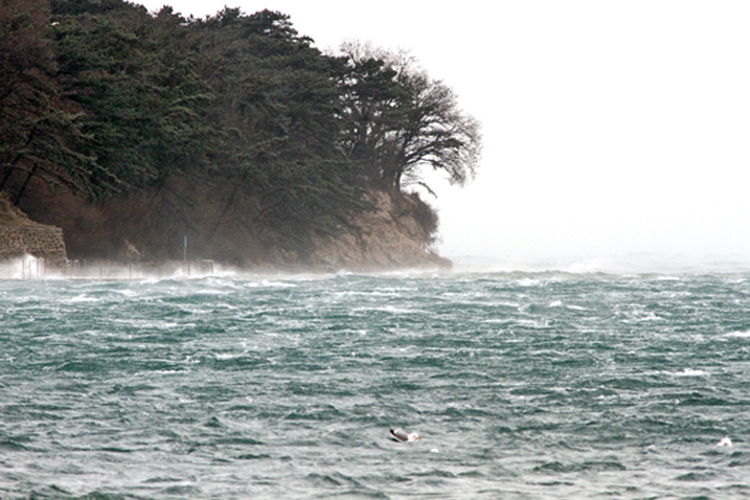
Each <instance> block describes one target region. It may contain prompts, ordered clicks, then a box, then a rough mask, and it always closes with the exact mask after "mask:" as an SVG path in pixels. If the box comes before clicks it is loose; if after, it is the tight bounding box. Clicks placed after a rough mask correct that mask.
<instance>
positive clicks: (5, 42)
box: [0, 0, 481, 260]
mask: <svg viewBox="0 0 750 500" xmlns="http://www.w3.org/2000/svg"><path fill="white" fill-rule="evenodd" d="M480 144H481V137H480V133H479V126H478V124H477V123H476V121H475V120H473V119H472V118H471V117H470V116H467V115H466V114H464V113H463V112H462V111H461V110H460V108H459V107H458V103H457V99H456V96H455V95H454V94H453V92H452V91H451V89H450V88H449V87H448V86H446V85H445V84H444V83H442V82H440V81H434V80H432V79H430V78H429V76H428V75H427V73H426V72H424V71H423V70H422V69H420V68H419V67H418V66H417V65H416V64H415V61H414V60H412V59H411V58H409V57H407V56H403V55H398V54H394V53H390V52H387V51H383V50H380V49H374V48H372V47H369V46H367V45H366V44H360V43H356V42H355V43H349V44H346V45H344V46H343V47H342V50H341V52H340V53H338V54H324V53H322V52H321V51H319V50H318V49H317V48H315V46H314V44H313V40H312V39H310V38H309V37H306V36H303V35H300V34H299V33H298V32H297V31H296V30H295V29H294V27H293V25H292V23H291V20H290V19H289V17H288V16H286V15H284V14H282V13H279V12H273V11H269V10H263V11H260V12H257V13H254V14H250V15H248V14H245V13H243V12H242V11H241V10H240V9H237V8H224V9H223V10H222V11H220V12H218V13H217V14H216V15H214V16H208V17H206V18H204V19H196V18H193V17H189V18H185V17H183V16H181V15H178V14H176V13H175V12H174V11H173V9H172V8H171V7H167V6H165V7H164V8H162V9H161V10H160V11H159V12H157V13H153V14H152V13H149V12H147V10H146V9H145V8H144V7H142V6H140V5H137V4H135V3H130V2H126V1H123V0H4V1H3V2H0V191H2V192H5V193H6V195H7V197H8V199H9V200H10V201H11V202H12V203H13V204H14V205H17V206H20V207H21V208H23V209H24V210H25V211H26V212H27V213H29V214H30V215H32V217H33V218H35V219H37V220H39V221H40V222H44V223H48V224H55V225H58V226H61V227H63V228H64V230H65V232H66V235H68V237H69V238H70V241H69V242H68V247H69V251H70V252H71V253H73V254H76V252H79V253H87V252H88V253H92V252H93V253H95V254H99V255H105V254H107V253H111V252H112V251H113V249H114V248H116V247H117V245H118V244H119V242H121V241H123V240H125V239H127V240H129V241H133V242H135V243H136V244H137V245H138V246H139V248H142V249H144V251H145V253H146V254H148V255H150V256H152V257H154V258H161V257H169V256H170V255H171V252H174V249H175V247H176V245H174V241H181V240H182V237H183V235H190V237H191V239H192V240H193V241H195V242H196V245H198V248H199V249H201V250H202V251H203V253H204V255H215V256H216V257H217V258H224V259H228V260H244V259H245V258H246V257H245V256H246V255H247V254H248V253H251V254H258V255H260V254H262V253H263V252H264V251H267V250H268V249H269V248H290V249H294V250H295V251H296V252H300V251H301V250H302V251H303V250H304V248H305V246H306V245H308V244H310V242H311V241H313V240H314V239H315V238H318V237H320V236H325V235H336V234H339V233H341V232H342V231H347V230H348V228H350V221H351V218H352V216H353V215H356V214H357V213H358V212H360V211H362V210H367V209H368V208H371V207H370V205H369V204H368V202H367V197H365V196H364V194H365V193H366V192H368V191H370V190H381V191H385V192H388V193H390V194H391V195H392V196H396V197H398V196H407V195H406V194H404V193H403V191H404V189H406V188H407V187H408V186H410V185H413V184H420V183H423V180H422V178H421V175H420V172H421V171H422V169H423V168H433V169H437V170H441V171H444V172H445V173H446V174H447V177H448V179H449V180H450V181H451V182H454V183H457V184H463V183H465V182H466V181H467V180H469V179H471V178H472V177H473V174H474V171H475V168H476V164H477V159H478V156H479V152H480ZM425 187H427V188H428V190H429V186H425ZM419 203H422V205H423V210H429V207H427V206H426V205H425V204H424V203H423V202H421V201H420V202H419ZM422 219H423V220H425V221H427V222H426V223H428V224H432V225H434V226H435V227H433V228H431V229H430V232H433V233H434V231H435V229H436V224H435V220H436V219H435V218H434V217H432V218H431V217H425V216H424V215H423V216H422ZM94 233H96V235H94ZM230 236H231V238H233V239H234V243H231V244H228V243H226V241H227V238H228V237H230ZM220 241H224V243H221V244H219V242H220Z"/></svg>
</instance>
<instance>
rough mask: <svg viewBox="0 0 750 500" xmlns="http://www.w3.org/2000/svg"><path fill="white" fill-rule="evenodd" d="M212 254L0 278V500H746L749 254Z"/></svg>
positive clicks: (749, 471)
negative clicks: (609, 260)
mask: <svg viewBox="0 0 750 500" xmlns="http://www.w3.org/2000/svg"><path fill="white" fill-rule="evenodd" d="M605 267H606V266H605ZM214 271H215V272H212V273H210V274H206V275H196V274H190V275H188V274H186V273H173V274H171V275H167V276H148V275H140V274H139V273H135V275H134V273H133V271H132V269H129V270H128V273H127V275H126V276H121V277H119V278H117V277H116V278H99V277H84V278H80V277H75V276H72V275H71V276H66V275H64V274H63V275H60V276H53V275H52V273H46V274H45V275H44V276H40V275H37V276H34V275H29V274H26V273H25V272H24V273H16V274H15V275H11V276H6V277H5V279H2V280H0V498H2V499H29V500H31V499H65V500H69V499H81V500H83V499H86V500H115V499H116V500H141V499H159V500H162V499H164V500H166V499H265V498H268V499H337V498H340V499H350V498H351V499H368V498H374V499H560V498H574V499H586V498H597V499H600V498H618V499H746V498H750V269H746V268H741V267H738V268H735V267H732V266H724V267H718V268H717V267H714V268H701V267H688V268H675V269H659V268H652V269H621V268H616V269H611V268H610V269H606V268H601V269H598V268H596V266H585V265H584V266H567V267H565V266H561V267H560V268H554V266H553V267H550V268H543V267H537V268H533V269H529V268H527V269H514V268H512V266H511V267H501V268H492V266H489V267H483V268H478V267H472V266H466V267H464V268H462V267H461V266H457V267H456V268H455V269H454V270H453V271H430V270H421V271H401V272H393V273H380V274H363V273H354V272H351V273H350V272H340V273H332V274H286V273H273V272H268V273H251V272H242V271H233V270H221V269H219V270H214ZM398 427H401V428H403V429H405V430H406V431H407V432H416V433H418V434H419V435H420V436H421V439H419V440H416V441H413V442H398V441H394V440H392V439H391V434H390V432H389V430H390V429H392V428H398Z"/></svg>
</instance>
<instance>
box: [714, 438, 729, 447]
mask: <svg viewBox="0 0 750 500" xmlns="http://www.w3.org/2000/svg"><path fill="white" fill-rule="evenodd" d="M716 446H732V440H731V439H729V436H724V437H723V438H721V440H719V442H718V443H716Z"/></svg>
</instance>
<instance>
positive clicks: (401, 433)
mask: <svg viewBox="0 0 750 500" xmlns="http://www.w3.org/2000/svg"><path fill="white" fill-rule="evenodd" d="M391 434H392V435H393V437H395V438H396V439H397V440H399V441H401V442H402V443H406V442H408V441H416V440H417V439H422V436H420V435H419V434H417V433H416V432H411V433H407V432H406V431H405V430H403V429H402V428H401V427H399V428H397V429H391Z"/></svg>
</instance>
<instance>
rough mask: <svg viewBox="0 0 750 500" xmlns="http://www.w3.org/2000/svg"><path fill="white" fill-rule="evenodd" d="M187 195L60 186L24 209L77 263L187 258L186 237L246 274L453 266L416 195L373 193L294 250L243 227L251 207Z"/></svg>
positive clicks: (195, 251) (191, 253)
mask: <svg viewBox="0 0 750 500" xmlns="http://www.w3.org/2000/svg"><path fill="white" fill-rule="evenodd" d="M186 189H188V188H184V189H182V192H185V190H186ZM173 191H179V190H178V189H173ZM188 194H189V196H188V198H190V199H192V200H197V201H196V202H195V203H192V204H189V205H187V204H186V205H182V206H177V205H176V203H168V202H169V201H170V199H167V198H164V197H159V196H152V195H149V194H144V195H141V196H131V197H128V198H123V199H113V200H109V201H107V202H104V203H98V204H87V203H85V202H83V201H81V200H78V199H76V198H75V197H73V196H72V195H71V194H70V193H68V192H66V191H65V190H62V189H59V190H57V191H55V192H48V191H40V192H39V193H38V196H36V197H34V198H32V197H29V200H30V201H29V202H28V203H27V204H26V205H25V206H24V207H22V208H23V209H24V211H25V212H26V213H28V214H29V216H30V217H31V218H32V219H34V220H38V221H40V222H43V223H45V224H50V225H54V226H57V227H60V228H62V230H63V231H64V232H65V243H66V245H67V251H68V256H69V258H71V259H90V260H111V261H125V260H129V259H130V258H131V257H130V256H132V255H138V260H140V261H143V262H163V261H169V260H182V257H183V241H184V238H185V236H187V237H188V243H189V249H188V258H189V259H192V260H196V259H213V260H215V261H217V262H221V263H228V264H232V265H236V266H238V267H241V268H247V269H269V270H273V269H281V270H286V271H326V272H328V271H339V270H351V271H384V270H390V269H404V268H443V269H444V268H450V267H451V262H450V261H449V260H447V259H443V258H441V257H439V256H438V255H436V254H435V253H434V252H432V251H430V243H431V242H432V241H433V234H434V232H435V230H436V225H437V219H436V216H435V214H434V212H433V211H432V210H431V209H430V208H429V206H428V205H426V204H425V203H424V202H422V201H421V200H419V198H418V197H417V196H415V195H408V194H403V193H396V194H391V193H386V192H382V191H372V192H370V193H369V194H368V195H367V197H368V199H369V201H370V205H371V206H372V208H371V209H369V210H366V211H364V212H361V213H359V214H357V215H355V216H353V217H352V219H351V220H350V221H349V223H348V224H347V226H346V228H343V227H342V231H341V233H340V234H338V235H337V236H335V237H330V236H323V235H318V236H306V237H305V238H304V239H303V241H301V242H300V243H298V244H297V245H296V246H291V244H290V243H286V244H285V243H283V242H281V241H278V240H274V238H273V237H270V238H267V237H264V234H261V229H260V228H257V227H254V226H253V225H252V224H248V223H243V221H247V219H248V215H247V214H248V211H247V210H246V208H247V207H246V206H245V205H243V204H241V203H237V202H236V203H234V205H232V206H231V208H230V209H227V208H226V207H227V204H226V201H225V198H226V197H224V196H222V193H221V192H218V191H217V190H206V192H205V193H203V192H199V193H197V194H196V193H195V192H192V191H191V192H189V193H188ZM32 200H35V202H33V203H32V202H31V201H32ZM175 207H176V208H175ZM19 213H20V212H19ZM27 220H28V219H27ZM267 229H268V228H266V230H267Z"/></svg>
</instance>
